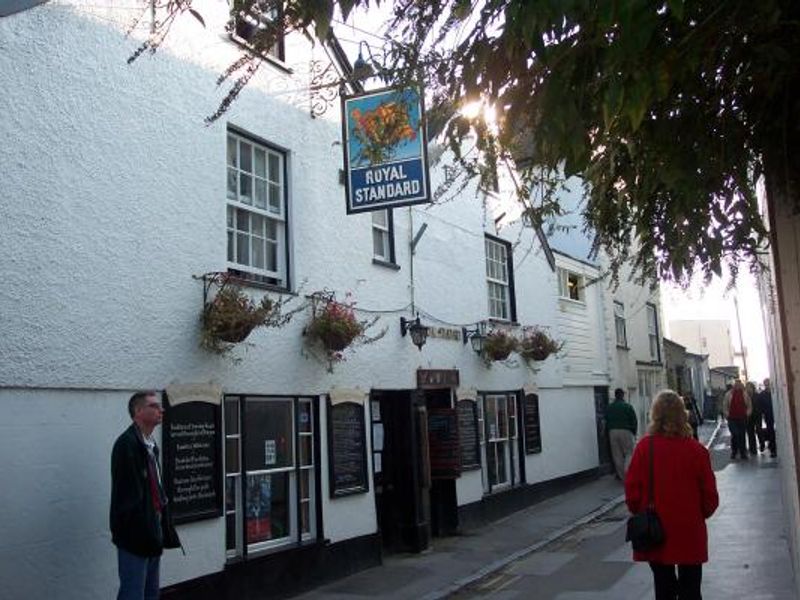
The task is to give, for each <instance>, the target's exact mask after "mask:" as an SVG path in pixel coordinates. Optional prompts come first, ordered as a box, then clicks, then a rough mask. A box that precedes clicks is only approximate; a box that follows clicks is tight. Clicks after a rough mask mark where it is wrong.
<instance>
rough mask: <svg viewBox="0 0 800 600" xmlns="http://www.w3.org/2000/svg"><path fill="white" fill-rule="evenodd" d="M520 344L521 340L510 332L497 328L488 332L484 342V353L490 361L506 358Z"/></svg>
mask: <svg viewBox="0 0 800 600" xmlns="http://www.w3.org/2000/svg"><path fill="white" fill-rule="evenodd" d="M518 345H519V340H517V338H516V337H514V336H513V335H511V334H510V333H506V332H505V331H501V330H495V331H490V332H489V333H488V334H486V339H485V340H484V342H483V354H484V356H485V357H486V359H487V360H488V361H490V362H491V361H500V360H505V359H507V358H508V356H509V355H510V354H511V353H512V352H514V351H515V350H516V349H517V347H518Z"/></svg>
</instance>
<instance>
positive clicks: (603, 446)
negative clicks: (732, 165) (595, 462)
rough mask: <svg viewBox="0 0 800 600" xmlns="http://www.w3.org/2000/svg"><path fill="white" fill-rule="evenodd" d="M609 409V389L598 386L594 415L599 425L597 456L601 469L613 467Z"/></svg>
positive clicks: (595, 393) (595, 395) (595, 390)
mask: <svg viewBox="0 0 800 600" xmlns="http://www.w3.org/2000/svg"><path fill="white" fill-rule="evenodd" d="M607 408H608V387H607V386H596V387H595V388H594V414H595V422H596V424H597V456H598V458H599V462H600V467H608V468H610V467H611V448H610V446H609V444H608V430H607V429H606V409H607Z"/></svg>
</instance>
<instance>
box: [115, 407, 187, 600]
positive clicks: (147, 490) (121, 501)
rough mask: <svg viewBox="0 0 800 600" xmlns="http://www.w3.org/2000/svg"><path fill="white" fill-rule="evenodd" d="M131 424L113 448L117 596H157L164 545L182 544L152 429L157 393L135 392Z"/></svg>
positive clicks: (152, 599)
mask: <svg viewBox="0 0 800 600" xmlns="http://www.w3.org/2000/svg"><path fill="white" fill-rule="evenodd" d="M128 413H129V414H130V416H131V419H132V420H133V423H132V424H131V426H130V427H128V428H127V429H126V430H125V431H124V432H123V433H122V434H121V435H120V436H119V437H118V438H117V441H116V442H115V443H114V449H113V450H112V451H111V511H110V521H111V540H112V541H113V542H114V545H116V547H117V567H118V569H119V593H118V594H117V600H156V599H157V598H158V595H159V587H160V585H159V563H160V557H161V553H162V550H163V549H164V548H177V547H179V546H180V541H179V540H178V535H177V533H176V532H175V528H174V527H173V525H172V522H171V520H170V518H169V512H168V510H167V497H166V495H165V494H164V489H163V486H162V484H161V472H160V469H161V467H160V465H159V462H158V446H157V445H156V442H155V440H154V439H153V438H152V434H153V429H155V427H156V426H157V425H159V424H160V423H161V419H162V416H163V408H162V406H161V402H159V400H158V397H157V396H156V394H155V392H136V393H135V394H133V396H131V398H130V400H129V401H128Z"/></svg>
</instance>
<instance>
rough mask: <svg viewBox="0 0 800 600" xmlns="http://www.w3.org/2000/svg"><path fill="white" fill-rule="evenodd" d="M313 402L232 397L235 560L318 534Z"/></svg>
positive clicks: (228, 432)
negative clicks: (245, 554) (244, 555)
mask: <svg viewBox="0 0 800 600" xmlns="http://www.w3.org/2000/svg"><path fill="white" fill-rule="evenodd" d="M313 402H314V400H313V399H311V398H278V397H262V396H227V397H226V398H225V412H224V415H225V417H224V418H225V423H224V427H225V518H226V528H225V530H226V553H227V556H228V558H235V557H239V556H242V555H243V554H244V553H245V548H246V553H247V554H253V553H259V552H261V551H268V550H271V549H275V548H281V547H284V546H291V545H296V544H299V543H301V542H302V541H304V540H309V539H312V538H314V537H315V536H316V514H315V510H316V509H315V506H316V503H315V499H316V494H317V493H318V492H317V486H316V473H315V469H316V465H315V464H314V446H315V444H316V424H315V423H314V410H313Z"/></svg>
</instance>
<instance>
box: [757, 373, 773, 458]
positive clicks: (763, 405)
mask: <svg viewBox="0 0 800 600" xmlns="http://www.w3.org/2000/svg"><path fill="white" fill-rule="evenodd" d="M755 404H756V405H757V406H758V410H759V411H760V412H761V415H762V416H763V418H764V438H766V442H767V445H768V446H769V453H770V456H772V457H773V458H775V457H776V456H778V449H777V447H776V446H775V413H774V412H772V390H771V389H770V385H769V378H767V379H765V380H764V389H763V390H761V391H760V392H759V393H758V395H757V396H756V399H755ZM762 444H763V441H762Z"/></svg>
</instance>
